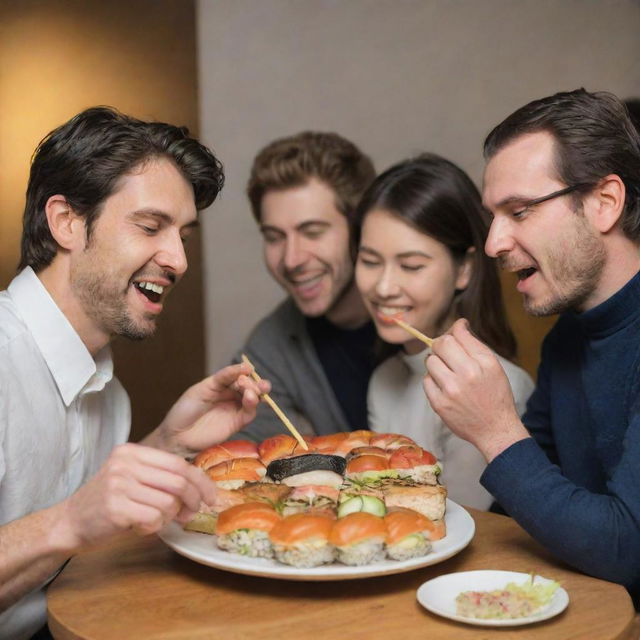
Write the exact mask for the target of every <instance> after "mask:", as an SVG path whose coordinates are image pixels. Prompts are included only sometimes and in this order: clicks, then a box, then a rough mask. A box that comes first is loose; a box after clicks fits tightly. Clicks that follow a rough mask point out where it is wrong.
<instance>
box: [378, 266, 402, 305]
mask: <svg viewBox="0 0 640 640" xmlns="http://www.w3.org/2000/svg"><path fill="white" fill-rule="evenodd" d="M375 291H376V295H378V296H379V297H380V298H393V297H394V296H397V295H398V294H399V293H400V285H399V283H398V282H397V279H396V277H395V273H394V271H393V270H392V269H391V267H386V268H384V269H382V271H381V272H380V276H379V277H378V279H377V280H376V283H375Z"/></svg>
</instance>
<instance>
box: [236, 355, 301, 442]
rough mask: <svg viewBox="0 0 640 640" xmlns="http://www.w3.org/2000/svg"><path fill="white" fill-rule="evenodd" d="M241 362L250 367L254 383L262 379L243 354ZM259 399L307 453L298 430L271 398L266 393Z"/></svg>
mask: <svg viewBox="0 0 640 640" xmlns="http://www.w3.org/2000/svg"><path fill="white" fill-rule="evenodd" d="M242 362H246V363H247V364H248V365H249V366H250V367H251V377H252V378H253V379H254V380H255V381H256V382H260V380H262V378H261V377H260V376H259V375H258V374H257V372H256V368H255V367H254V366H253V364H252V362H251V360H249V358H247V356H246V355H245V354H244V353H243V354H242ZM260 397H261V398H262V399H263V400H264V401H265V402H266V403H267V404H268V405H269V406H270V407H271V408H272V409H273V410H274V411H275V413H276V415H277V416H278V418H280V420H282V422H283V423H284V426H285V427H287V429H289V431H290V432H291V435H292V436H293V437H294V438H295V439H296V440H297V441H298V442H299V443H300V446H301V447H302V448H303V449H304V450H305V451H309V445H308V444H307V443H306V442H305V441H304V438H303V437H302V436H301V435H300V434H299V433H298V430H297V429H296V428H295V427H294V426H293V424H291V420H289V418H287V416H285V415H284V413H283V411H282V409H281V408H280V407H279V406H278V405H277V404H276V403H275V401H274V400H273V398H272V397H271V396H270V395H269V394H268V393H263V394H262V395H261V396H260Z"/></svg>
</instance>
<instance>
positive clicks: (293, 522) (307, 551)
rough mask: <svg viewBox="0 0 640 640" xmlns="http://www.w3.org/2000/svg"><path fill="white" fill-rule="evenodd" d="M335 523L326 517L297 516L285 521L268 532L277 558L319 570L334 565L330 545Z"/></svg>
mask: <svg viewBox="0 0 640 640" xmlns="http://www.w3.org/2000/svg"><path fill="white" fill-rule="evenodd" d="M333 522H334V520H333V519H332V518H330V517H328V516H326V515H320V514H308V513H296V514H294V515H291V516H287V517H285V518H282V520H280V522H278V524H276V526H275V527H273V529H271V531H270V532H269V539H270V540H271V544H272V545H273V550H274V553H275V557H276V559H277V560H278V561H280V562H282V563H283V564H289V565H292V566H294V567H317V566H319V565H321V564H327V563H329V562H333V560H334V558H335V550H334V548H333V546H332V545H331V544H330V543H329V533H330V531H331V527H332V526H333Z"/></svg>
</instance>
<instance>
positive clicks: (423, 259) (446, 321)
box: [356, 209, 471, 353]
mask: <svg viewBox="0 0 640 640" xmlns="http://www.w3.org/2000/svg"><path fill="white" fill-rule="evenodd" d="M470 272H471V267H470V262H469V260H464V261H462V262H461V263H457V262H456V261H455V260H454V259H453V256H452V255H451V252H450V251H449V249H448V248H447V247H446V246H445V245H444V244H442V243H441V242H439V241H437V240H435V239H434V238H432V237H431V236H428V235H426V234H425V233H421V232H420V231H418V230H417V229H415V228H413V227H412V226H410V225H409V224H407V223H406V222H404V221H403V220H402V219H401V218H399V217H398V216H397V215H393V214H392V213H390V212H388V211H385V210H383V209H373V210H371V211H369V212H368V213H367V214H366V216H365V218H364V222H363V225H362V236H361V241H360V249H359V251H358V259H357V261H356V283H357V285H358V289H359V290H360V294H361V295H362V297H363V300H364V303H365V305H366V307H367V310H368V311H369V313H370V314H371V317H372V318H373V321H374V322H375V324H376V329H377V331H378V334H379V335H380V337H381V338H382V339H383V340H385V341H387V342H390V343H394V344H403V345H404V347H405V350H406V351H408V352H409V353H414V352H418V351H420V350H422V349H423V348H424V345H423V344H422V343H421V342H419V341H417V340H415V339H413V338H412V337H411V336H410V335H409V334H408V333H407V332H406V331H405V330H404V329H402V328H400V327H398V326H397V325H395V324H394V323H393V322H392V321H391V320H390V317H391V316H397V317H400V318H401V319H402V320H404V321H405V322H407V323H408V324H410V325H413V326H414V327H415V328H416V329H419V330H420V331H422V332H423V333H425V334H426V335H428V336H431V337H435V336H437V335H440V334H441V333H442V332H443V331H445V330H446V329H447V328H448V326H449V325H450V324H451V323H452V322H453V321H454V320H455V317H454V308H453V301H454V296H455V292H456V290H457V289H464V288H466V286H467V285H468V283H469V277H470Z"/></svg>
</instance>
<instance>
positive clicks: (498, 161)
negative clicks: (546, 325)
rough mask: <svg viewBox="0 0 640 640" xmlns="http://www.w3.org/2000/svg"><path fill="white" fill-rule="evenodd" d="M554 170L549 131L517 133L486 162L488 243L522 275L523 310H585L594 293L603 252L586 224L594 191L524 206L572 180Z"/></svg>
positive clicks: (502, 262)
mask: <svg viewBox="0 0 640 640" xmlns="http://www.w3.org/2000/svg"><path fill="white" fill-rule="evenodd" d="M556 176H557V172H556V171H555V170H554V139H553V137H552V135H551V134H549V133H546V132H539V133H531V134H526V135H522V136H520V137H518V138H516V139H515V140H514V141H513V142H511V143H509V144H507V145H506V146H505V147H504V148H502V149H501V150H499V151H498V152H497V153H496V154H495V155H494V156H493V157H492V158H491V159H490V160H489V162H488V164H487V167H486V170H485V175H484V189H483V201H484V204H485V206H486V208H487V209H488V210H489V211H490V212H491V213H492V214H493V222H492V224H491V228H490V231H489V236H488V238H487V241H486V244H485V249H486V252H487V254H488V255H489V256H491V257H497V258H498V259H499V262H500V265H501V266H502V268H503V269H506V270H508V271H513V272H515V273H516V274H517V276H518V285H517V289H518V291H519V292H520V293H521V294H522V296H523V304H524V307H525V309H526V310H527V311H528V312H529V313H531V314H533V315H550V314H553V313H559V312H562V311H565V310H566V309H570V308H573V309H577V310H586V309H588V308H590V307H591V306H593V304H594V303H593V300H595V299H597V288H598V285H599V282H600V280H601V275H602V271H603V268H604V264H605V259H606V253H605V249H604V245H603V242H602V239H601V238H600V237H599V236H598V234H597V233H596V231H595V230H594V229H593V228H592V227H591V225H590V224H589V211H588V209H587V208H588V207H589V206H591V205H590V202H589V198H588V197H586V198H584V199H583V208H582V209H581V210H575V208H574V202H573V199H572V196H571V195H564V196H560V197H557V198H553V199H551V200H548V201H546V202H543V203H540V204H537V205H534V206H532V207H527V205H526V202H527V201H528V200H533V199H536V198H539V197H542V196H544V195H547V194H550V193H553V192H555V191H558V190H560V189H563V188H565V187H567V185H566V184H563V183H562V182H561V181H560V180H559V178H557V177H556Z"/></svg>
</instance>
